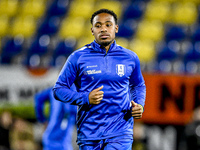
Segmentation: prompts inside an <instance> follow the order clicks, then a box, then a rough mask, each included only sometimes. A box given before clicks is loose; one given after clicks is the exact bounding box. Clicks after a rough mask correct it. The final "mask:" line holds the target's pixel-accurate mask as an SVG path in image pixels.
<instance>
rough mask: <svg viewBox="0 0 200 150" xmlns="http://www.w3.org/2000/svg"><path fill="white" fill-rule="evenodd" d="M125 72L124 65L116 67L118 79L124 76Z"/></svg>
mask: <svg viewBox="0 0 200 150" xmlns="http://www.w3.org/2000/svg"><path fill="white" fill-rule="evenodd" d="M125 71H126V69H125V65H122V64H117V65H116V72H117V74H118V75H119V76H120V77H122V76H123V75H124V74H125Z"/></svg>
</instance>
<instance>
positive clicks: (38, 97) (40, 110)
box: [34, 87, 52, 123]
mask: <svg viewBox="0 0 200 150" xmlns="http://www.w3.org/2000/svg"><path fill="white" fill-rule="evenodd" d="M51 90H52V87H51V88H48V89H45V90H43V91H41V92H39V93H36V94H35V96H34V102H35V113H36V118H37V120H38V121H39V122H41V123H44V122H46V121H47V118H46V116H45V114H44V104H45V102H47V101H50V97H49V94H50V92H51Z"/></svg>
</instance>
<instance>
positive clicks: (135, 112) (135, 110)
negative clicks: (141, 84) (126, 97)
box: [131, 101, 143, 119]
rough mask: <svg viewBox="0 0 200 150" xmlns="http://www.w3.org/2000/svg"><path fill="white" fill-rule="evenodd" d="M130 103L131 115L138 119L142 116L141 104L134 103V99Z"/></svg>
mask: <svg viewBox="0 0 200 150" xmlns="http://www.w3.org/2000/svg"><path fill="white" fill-rule="evenodd" d="M131 104H132V112H131V114H132V117H134V118H135V119H140V118H142V113H143V108H142V106H141V105H139V104H137V103H135V102H134V101H131Z"/></svg>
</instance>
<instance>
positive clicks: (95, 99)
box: [89, 85, 104, 104]
mask: <svg viewBox="0 0 200 150" xmlns="http://www.w3.org/2000/svg"><path fill="white" fill-rule="evenodd" d="M101 89H103V85H102V86H101V87H99V88H97V89H94V90H93V91H91V92H90V94H89V103H90V104H99V103H100V102H101V100H102V99H103V93H104V92H103V91H100V90H101Z"/></svg>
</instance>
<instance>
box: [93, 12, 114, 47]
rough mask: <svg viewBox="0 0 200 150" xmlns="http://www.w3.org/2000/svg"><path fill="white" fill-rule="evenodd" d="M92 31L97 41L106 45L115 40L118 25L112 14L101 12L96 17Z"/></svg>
mask: <svg viewBox="0 0 200 150" xmlns="http://www.w3.org/2000/svg"><path fill="white" fill-rule="evenodd" d="M91 31H92V34H93V35H94V37H95V40H96V42H97V43H99V44H100V45H102V46H104V47H106V46H108V45H110V44H111V43H112V42H113V41H114V39H115V34H116V33H117V32H118V25H116V24H115V20H114V17H113V16H112V15H110V14H107V13H101V14H98V15H96V16H95V17H94V19H93V24H92V28H91Z"/></svg>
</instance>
